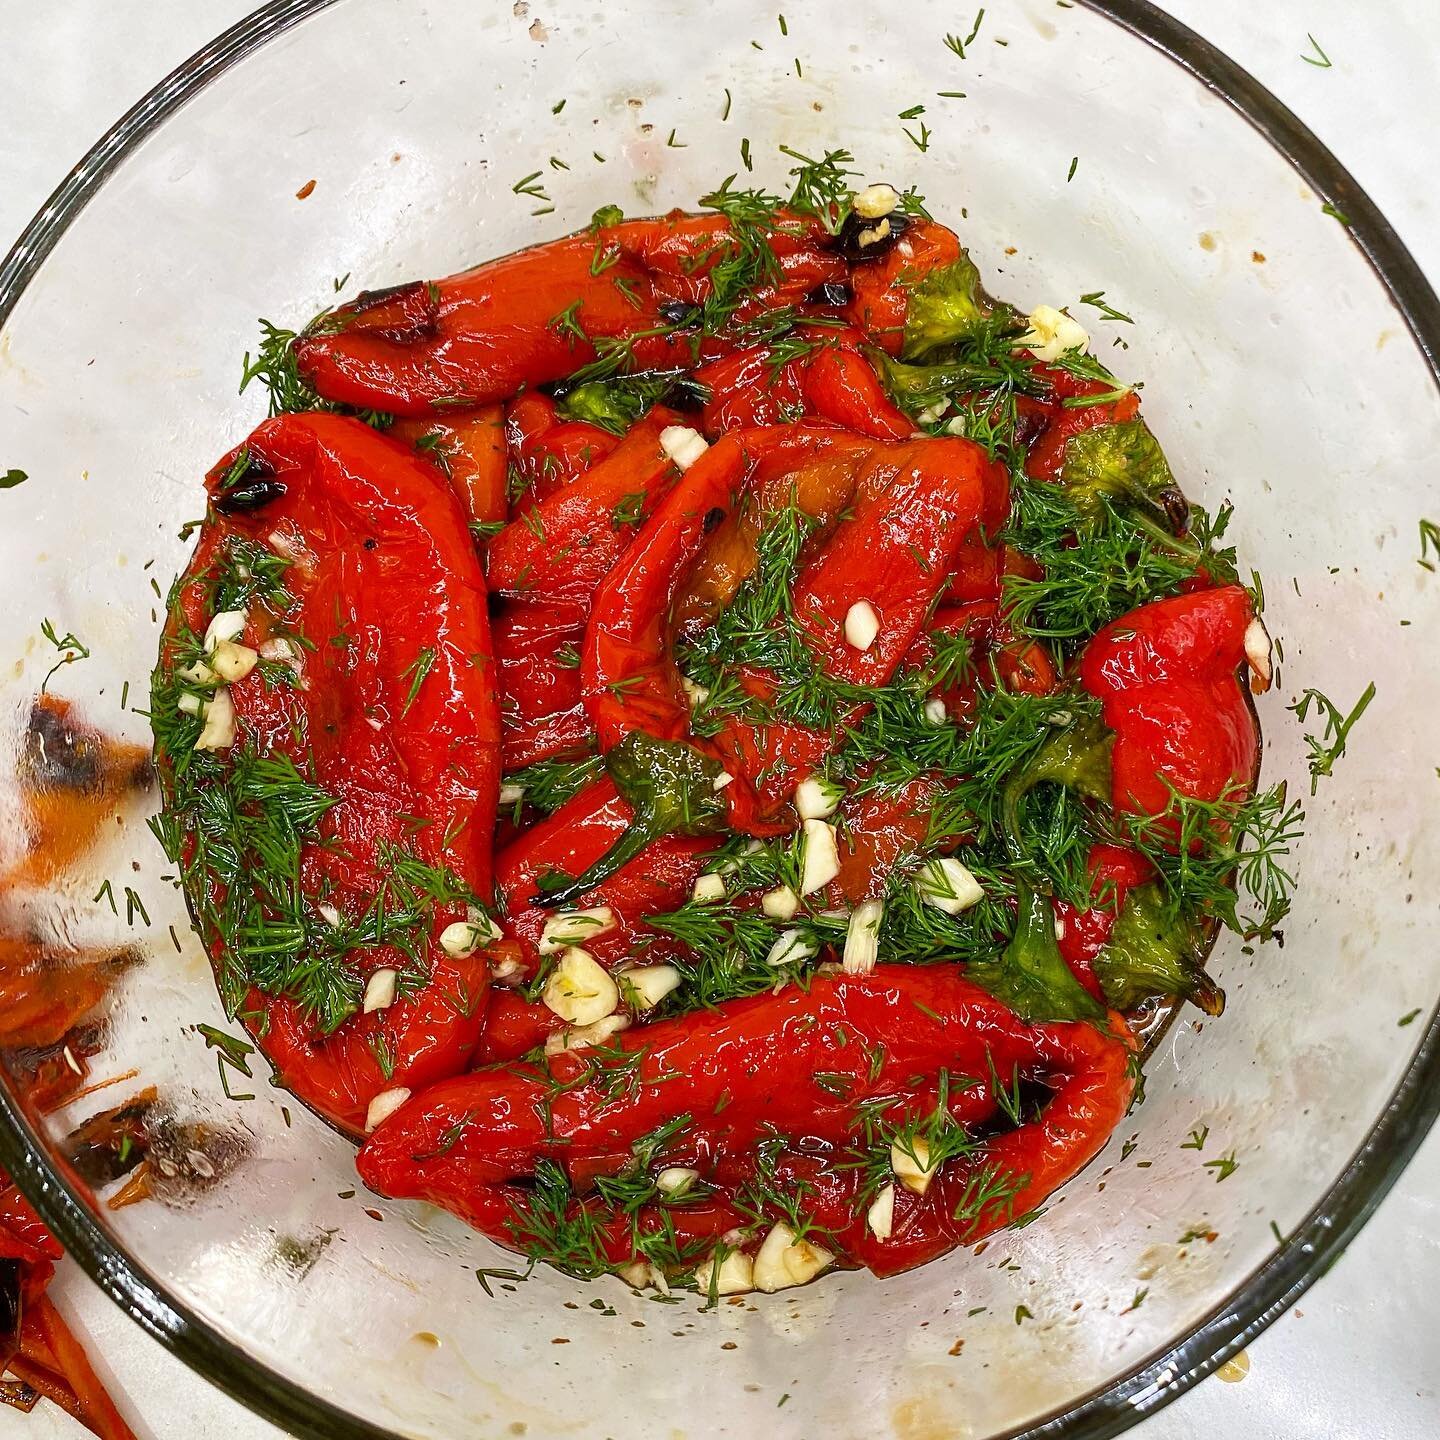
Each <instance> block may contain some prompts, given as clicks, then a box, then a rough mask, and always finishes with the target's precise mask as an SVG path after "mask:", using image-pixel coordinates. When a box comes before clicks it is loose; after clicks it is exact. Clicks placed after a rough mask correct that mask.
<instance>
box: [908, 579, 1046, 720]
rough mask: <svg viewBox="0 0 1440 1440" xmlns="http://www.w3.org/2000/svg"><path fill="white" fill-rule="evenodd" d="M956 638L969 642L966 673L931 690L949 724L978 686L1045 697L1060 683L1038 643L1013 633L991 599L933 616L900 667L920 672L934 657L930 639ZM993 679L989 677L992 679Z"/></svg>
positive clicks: (962, 716)
mask: <svg viewBox="0 0 1440 1440" xmlns="http://www.w3.org/2000/svg"><path fill="white" fill-rule="evenodd" d="M954 634H961V635H964V636H966V637H967V638H968V639H969V641H970V665H969V666H968V668H967V669H966V672H965V673H964V674H963V675H961V676H959V677H958V678H957V679H955V680H953V681H952V682H951V683H950V684H949V685H946V686H945V687H943V688H942V689H940V690H939V691H937V692H936V696H937V698H938V699H941V700H943V701H944V702H945V709H946V711H947V712H948V713H949V715H950V717H951V719H953V720H966V719H968V718H969V717H970V715H971V714H972V713H973V711H974V709H975V704H976V699H977V697H978V694H979V690H980V688H981V687H982V686H983V687H985V688H987V689H988V688H993V685H994V679H998V680H999V683H1000V685H1001V687H1002V688H1004V689H1006V690H1009V691H1012V692H1014V693H1016V694H1020V695H1049V694H1050V693H1052V692H1053V691H1054V690H1055V689H1056V687H1057V686H1058V685H1059V683H1060V675H1059V672H1058V671H1057V670H1056V668H1055V662H1054V660H1053V659H1052V658H1051V656H1050V652H1049V651H1048V650H1047V649H1046V648H1045V646H1044V645H1043V644H1042V643H1041V642H1040V641H1038V640H1031V639H1030V638H1029V637H1028V636H1024V635H1016V634H1015V632H1014V631H1013V630H1012V629H1011V628H1010V624H1009V622H1008V621H1007V620H1006V618H1005V616H1004V615H1003V614H1002V612H1001V610H1000V606H999V603H998V602H997V601H995V600H971V601H969V602H968V603H966V604H964V605H947V606H944V607H942V608H941V609H939V610H937V611H936V612H935V615H934V618H933V619H932V620H931V621H930V622H929V623H928V624H927V625H926V626H925V629H924V631H923V632H922V633H921V634H919V635H917V636H916V637H915V643H914V644H913V645H911V647H910V650H909V652H908V653H907V654H906V656H905V664H906V665H907V666H908V667H910V668H913V669H917V670H923V669H924V668H925V666H927V665H929V664H930V663H931V661H932V660H933V659H934V658H935V646H934V643H933V641H932V639H931V637H932V636H935V635H954ZM992 677H994V678H992Z"/></svg>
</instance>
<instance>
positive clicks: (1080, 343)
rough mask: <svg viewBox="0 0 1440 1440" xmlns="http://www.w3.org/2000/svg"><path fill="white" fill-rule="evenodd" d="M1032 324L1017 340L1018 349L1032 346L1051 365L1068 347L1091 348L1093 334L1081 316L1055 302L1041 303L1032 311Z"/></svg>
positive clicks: (1027, 348)
mask: <svg viewBox="0 0 1440 1440" xmlns="http://www.w3.org/2000/svg"><path fill="white" fill-rule="evenodd" d="M1028 318H1029V321H1030V328H1029V329H1028V330H1027V331H1026V332H1025V333H1024V334H1023V335H1022V336H1020V338H1019V339H1018V340H1017V341H1016V342H1015V347H1016V349H1018V350H1028V351H1030V353H1031V354H1032V355H1034V357H1035V358H1036V359H1037V360H1043V361H1044V362H1045V363H1046V364H1047V365H1048V364H1049V363H1050V362H1051V361H1054V360H1058V359H1059V358H1060V357H1061V356H1062V355H1064V354H1065V352H1066V351H1067V350H1080V351H1082V352H1083V351H1085V350H1088V349H1089V348H1090V336H1089V334H1088V333H1087V331H1086V329H1085V327H1084V326H1083V325H1082V324H1080V322H1079V321H1078V320H1073V319H1071V317H1070V316H1069V315H1067V314H1066V313H1065V312H1064V311H1063V310H1057V309H1056V308H1055V307H1054V306H1053V305H1037V306H1036V307H1035V308H1034V309H1033V310H1032V311H1031V312H1030V315H1029V317H1028Z"/></svg>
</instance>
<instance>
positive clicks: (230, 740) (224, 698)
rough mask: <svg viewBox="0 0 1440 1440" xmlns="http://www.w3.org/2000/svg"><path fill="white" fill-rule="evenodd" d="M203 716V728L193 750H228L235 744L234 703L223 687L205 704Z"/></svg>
mask: <svg viewBox="0 0 1440 1440" xmlns="http://www.w3.org/2000/svg"><path fill="white" fill-rule="evenodd" d="M181 698H182V699H183V698H184V697H183V696H182V697H181ZM203 714H204V716H205V728H204V729H203V730H201V732H200V738H199V739H198V740H196V742H195V748H196V749H197V750H228V749H229V748H230V747H231V746H232V745H233V744H234V743H235V702H234V701H233V700H232V699H231V698H230V692H229V691H228V690H227V689H225V687H224V686H223V685H222V686H221V687H220V689H218V690H217V691H216V692H215V693H214V694H213V695H212V696H211V697H210V698H209V699H208V700H207V701H206V702H205V707H204V711H203Z"/></svg>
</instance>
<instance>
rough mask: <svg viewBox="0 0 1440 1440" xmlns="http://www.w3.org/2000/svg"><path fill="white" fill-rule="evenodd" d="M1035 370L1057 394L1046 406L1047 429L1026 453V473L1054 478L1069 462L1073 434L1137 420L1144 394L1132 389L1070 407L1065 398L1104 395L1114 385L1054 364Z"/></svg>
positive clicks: (1038, 367)
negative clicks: (1107, 399) (1109, 399)
mask: <svg viewBox="0 0 1440 1440" xmlns="http://www.w3.org/2000/svg"><path fill="white" fill-rule="evenodd" d="M1034 373H1035V375H1036V377H1037V378H1039V379H1041V380H1044V381H1045V382H1046V383H1047V384H1048V385H1049V386H1050V389H1051V392H1052V394H1053V396H1054V399H1053V400H1052V401H1051V402H1050V403H1049V404H1047V405H1045V406H1044V412H1045V425H1044V428H1043V429H1042V430H1041V431H1040V432H1039V435H1038V436H1037V437H1036V438H1035V439H1033V440H1032V441H1031V442H1030V445H1029V449H1028V450H1027V452H1026V456H1025V473H1026V474H1027V475H1029V476H1031V477H1033V478H1034V479H1036V480H1054V479H1055V478H1056V477H1057V476H1058V475H1059V474H1060V469H1061V466H1063V465H1064V463H1065V447H1066V445H1067V444H1069V442H1070V437H1071V436H1072V435H1078V434H1079V433H1080V432H1081V431H1082V430H1090V429H1093V428H1094V427H1095V426H1096V425H1114V424H1116V423H1118V422H1120V421H1123V420H1133V419H1134V418H1135V416H1136V414H1137V413H1138V411H1139V409H1140V397H1139V395H1137V394H1136V393H1135V391H1133V390H1131V391H1130V392H1129V393H1128V394H1126V395H1123V396H1122V397H1121V398H1120V399H1119V400H1115V401H1112V402H1110V403H1107V404H1103V405H1079V406H1074V407H1072V408H1070V409H1068V410H1067V409H1066V408H1065V406H1064V404H1063V403H1062V402H1064V401H1065V400H1067V399H1079V398H1082V397H1084V396H1086V395H1103V394H1105V393H1106V392H1107V391H1108V390H1112V389H1114V386H1112V385H1106V384H1105V383H1104V382H1103V381H1100V380H1083V379H1081V378H1080V377H1079V376H1076V375H1072V374H1070V372H1069V371H1068V370H1057V369H1055V368H1054V367H1053V366H1050V365H1037V366H1036V367H1035V372H1034ZM1032 413H1033V412H1032ZM1032 423H1033V422H1032Z"/></svg>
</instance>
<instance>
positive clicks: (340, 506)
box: [181, 414, 500, 1129]
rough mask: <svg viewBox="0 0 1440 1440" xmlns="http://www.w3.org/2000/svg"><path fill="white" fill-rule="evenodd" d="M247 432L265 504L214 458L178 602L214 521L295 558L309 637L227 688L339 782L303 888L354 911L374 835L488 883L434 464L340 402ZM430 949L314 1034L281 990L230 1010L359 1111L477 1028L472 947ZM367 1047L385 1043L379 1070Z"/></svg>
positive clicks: (203, 602)
mask: <svg viewBox="0 0 1440 1440" xmlns="http://www.w3.org/2000/svg"><path fill="white" fill-rule="evenodd" d="M244 449H245V452H246V454H247V455H248V457H249V460H250V463H251V467H252V468H251V470H250V471H249V472H247V476H246V477H245V478H244V479H242V482H241V483H242V484H245V483H253V484H254V485H257V486H263V487H266V489H265V490H264V491H262V492H261V500H262V503H261V505H260V506H259V507H258V508H247V509H242V510H238V511H237V510H234V509H233V508H230V507H231V506H232V504H233V502H232V501H231V500H229V499H227V498H226V497H227V495H229V496H233V495H234V494H235V493H236V492H235V490H234V489H231V490H229V491H225V492H223V493H222V483H223V479H224V477H225V475H226V474H227V472H228V470H229V468H230V467H231V465H232V463H233V461H234V456H233V455H232V456H227V457H226V458H225V459H224V460H222V461H221V462H220V464H219V465H218V466H217V467H216V468H215V470H213V471H212V472H211V474H210V476H209V477H208V483H209V485H210V489H211V494H212V496H213V497H214V498H215V502H216V504H217V505H218V506H219V507H221V508H213V509H212V515H211V518H210V519H209V520H207V522H206V526H205V530H204V532H203V533H202V537H201V541H200V544H199V547H198V548H197V550H196V554H195V557H194V560H193V561H192V563H191V568H190V570H189V572H187V579H186V581H185V582H184V585H183V588H182V591H181V601H182V606H183V609H184V614H185V618H186V620H187V622H188V623H189V624H190V626H191V627H192V629H195V630H196V631H197V632H203V630H204V628H205V626H206V624H207V623H208V621H209V619H210V616H209V614H208V613H206V612H207V609H208V604H209V602H208V598H207V595H208V590H207V582H206V579H205V576H206V572H207V570H208V569H209V566H210V563H211V561H212V560H213V559H214V558H215V556H216V554H217V552H218V551H219V550H220V549H221V547H222V546H223V545H225V544H226V543H227V542H228V538H229V537H230V536H241V537H245V538H248V539H250V540H252V541H257V542H259V543H261V544H264V545H267V546H272V547H275V548H282V547H283V550H284V552H285V553H287V554H289V555H291V556H293V557H295V558H294V560H293V563H292V564H291V565H290V566H289V568H288V569H287V571H286V572H285V577H284V583H285V585H286V586H287V588H288V589H289V590H290V592H291V594H292V595H293V596H294V597H295V600H296V603H297V606H298V610H297V612H296V613H295V614H294V615H293V616H292V617H291V618H289V619H287V620H286V621H285V622H284V628H285V629H286V630H288V631H290V632H298V633H300V634H302V635H304V636H305V637H306V638H307V639H309V640H310V641H311V642H312V643H313V645H314V649H313V650H310V651H308V652H307V653H306V654H305V658H304V666H305V668H304V681H305V683H304V685H303V686H296V687H286V686H276V687H275V688H274V689H272V688H270V686H269V685H267V684H266V682H265V680H264V678H263V676H262V673H261V671H260V670H258V669H257V670H255V671H252V672H251V674H249V675H248V676H246V677H245V678H244V679H243V680H240V681H238V682H236V683H235V684H233V685H232V686H231V687H230V695H231V699H232V701H233V703H234V706H235V710H236V713H237V717H238V729H239V734H240V736H241V740H242V742H243V741H256V742H258V743H259V744H260V745H261V747H262V748H268V749H269V750H270V751H271V752H272V753H278V754H288V755H290V756H291V757H292V758H293V759H294V760H295V763H296V765H297V766H298V768H300V769H301V771H302V772H303V773H305V774H307V775H309V776H310V777H311V778H312V779H313V781H314V783H315V784H317V785H319V786H320V787H321V788H322V789H324V790H325V791H327V792H328V793H329V794H331V795H333V796H336V797H338V803H337V804H336V805H334V806H333V807H332V808H331V809H330V810H329V811H328V812H327V813H326V815H325V816H324V818H323V819H322V821H321V822H320V827H319V839H318V840H317V841H316V842H314V843H311V844H309V845H307V846H306V847H305V848H304V849H303V850H302V856H301V873H302V883H303V885H304V887H305V889H306V890H307V892H309V893H313V894H316V895H317V896H319V895H321V894H322V892H325V894H324V898H326V899H327V900H328V901H329V903H331V904H334V905H335V906H336V907H337V908H339V909H340V910H341V911H342V912H343V913H346V914H351V915H355V916H358V915H359V914H362V913H363V912H364V911H365V909H366V908H368V906H369V904H370V902H371V900H372V898H373V897H374V895H375V894H376V892H377V889H378V887H379V884H380V880H381V875H382V872H383V871H384V870H385V869H386V868H387V866H386V864H385V862H384V861H383V860H382V858H381V855H382V849H383V847H384V846H386V845H389V846H392V847H395V848H397V849H400V850H403V851H408V852H411V853H413V854H415V855H416V856H417V857H418V858H419V859H420V860H422V861H424V862H425V863H427V864H431V865H440V864H443V865H446V866H448V867H449V868H450V869H451V870H452V871H454V872H455V873H456V874H457V875H458V876H459V877H460V878H461V879H462V880H463V881H465V883H466V884H468V885H469V886H470V887H471V888H472V889H473V890H474V891H475V892H476V893H477V894H479V895H481V896H485V895H488V894H489V892H490V883H491V874H490V871H491V835H492V830H493V826H494V819H495V804H496V794H497V790H498V785H499V773H500V763H499V762H500V723H499V715H498V711H497V707H496V703H495V695H494V686H493V675H492V673H491V664H492V662H491V645H490V624H489V618H488V615H487V612H486V596H485V586H484V581H483V579H482V577H481V574H480V567H479V561H478V558H477V557H476V554H475V550H474V547H473V545H472V544H471V539H470V535H469V531H468V529H467V527H466V521H465V515H464V512H463V511H462V509H461V507H460V502H459V501H458V500H457V499H456V497H455V495H454V492H453V491H451V490H450V489H449V488H448V487H447V486H446V485H445V484H444V483H443V481H442V479H441V478H440V477H439V476H438V475H437V474H436V472H435V469H434V467H433V466H430V465H427V464H425V463H424V462H422V461H420V460H418V459H416V458H415V456H414V455H412V454H411V453H409V452H407V451H406V450H405V449H404V447H402V446H401V445H399V444H397V443H396V442H395V441H393V440H390V439H388V438H386V437H385V436H383V435H379V434H377V433H376V432H375V431H374V430H371V429H370V428H369V427H368V426H365V425H362V424H360V423H359V422H358V421H356V420H350V419H346V418H344V417H341V416H335V415H325V414H301V415H282V416H277V417H276V418H275V419H273V420H268V421H266V422H265V423H264V424H263V425H261V426H260V427H259V428H258V429H257V430H256V431H255V432H254V434H253V435H251V437H250V439H249V440H248V441H247V442H246V445H245V447H244ZM237 453H238V452H237ZM226 508H230V513H225V510H226ZM437 596H439V597H443V600H439V601H437V598H436V597H437ZM271 623H272V622H271V621H270V618H269V616H268V612H264V611H261V610H260V609H259V607H252V609H251V612H250V618H249V622H248V624H247V627H246V632H245V634H244V636H242V639H243V640H244V641H245V642H246V643H247V644H250V645H252V646H253V645H257V644H259V643H260V642H261V641H263V639H264V638H265V635H264V633H262V625H269V624H271ZM372 721H373V722H375V723H374V724H372V723H371V722H372ZM406 817H410V818H409V819H407V818H406ZM416 820H418V821H421V822H423V823H422V824H421V825H420V826H419V828H416V825H415V821H416ZM462 918H463V908H462V907H459V906H453V905H452V906H441V907H437V909H436V912H435V917H434V926H433V933H434V934H436V935H438V934H439V932H440V930H441V929H443V928H444V926H445V925H447V924H449V923H451V922H452V921H455V920H459V919H462ZM205 938H206V941H207V944H210V945H211V946H212V947H213V946H215V945H216V944H217V943H218V942H217V937H214V936H207V937H205ZM357 958H358V957H357ZM429 963H430V965H431V967H432V979H431V982H430V983H429V984H428V985H427V986H426V987H425V988H424V989H422V990H420V991H419V992H418V993H416V994H414V995H411V996H407V997H403V998H401V999H400V1000H398V1001H397V1002H396V1003H395V1004H394V1005H392V1006H390V1007H389V1009H387V1010H383V1011H377V1012H375V1013H373V1014H370V1015H365V1016H360V1015H356V1016H353V1017H352V1018H351V1019H349V1020H348V1021H346V1022H345V1024H344V1025H343V1026H342V1027H341V1028H340V1029H339V1030H337V1031H336V1032H335V1033H334V1034H332V1035H330V1036H328V1037H325V1036H321V1035H318V1034H316V1032H315V1027H314V1025H313V1023H311V1021H310V1020H309V1019H308V1018H306V1017H305V1016H303V1015H302V1014H301V1013H300V1012H299V1011H298V1009H297V1008H296V1007H295V1006H294V1005H293V1004H292V1002H291V1001H290V1000H289V999H288V998H285V997H283V996H282V997H271V996H266V995H262V994H260V993H259V992H258V991H257V992H252V993H251V995H250V996H249V998H248V1000H247V1003H246V1006H245V1020H246V1024H247V1025H248V1026H249V1027H250V1029H251V1031H252V1034H254V1035H255V1037H256V1040H257V1043H258V1044H259V1045H260V1046H261V1048H262V1049H263V1050H264V1051H265V1053H266V1054H267V1055H268V1056H269V1057H270V1059H271V1061H272V1062H273V1063H274V1064H275V1065H276V1066H277V1067H278V1068H279V1070H280V1072H281V1075H282V1077H283V1079H284V1081H285V1083H286V1084H287V1085H288V1086H289V1087H290V1088H291V1089H292V1090H293V1091H294V1092H295V1093H296V1095H297V1096H298V1097H299V1098H300V1099H302V1100H304V1101H305V1102H306V1103H307V1104H310V1105H312V1106H313V1107H314V1108H316V1109H317V1110H319V1111H320V1112H321V1113H322V1114H324V1115H325V1116H326V1117H327V1118H329V1119H331V1120H332V1121H334V1122H335V1123H337V1124H340V1125H343V1126H346V1127H349V1128H351V1129H358V1128H360V1127H361V1125H362V1124H363V1121H364V1117H365V1112H366V1108H367V1106H368V1104H369V1101H370V1100H371V1098H373V1096H374V1095H375V1094H377V1093H378V1092H379V1091H381V1090H383V1089H386V1088H387V1087H388V1086H390V1085H392V1084H394V1085H402V1086H403V1085H420V1084H425V1083H427V1082H429V1081H430V1080H434V1079H437V1078H439V1077H440V1076H442V1075H445V1074H448V1073H453V1072H454V1071H456V1070H458V1069H459V1068H460V1067H461V1066H462V1065H463V1064H464V1062H465V1060H466V1058H467V1057H468V1055H469V1053H470V1051H471V1050H472V1049H473V1048H474V1046H475V1044H476V1041H477V1040H478V1038H479V1033H480V1028H481V1025H482V1023H483V1020H484V999H485V990H486V985H487V978H488V977H487V970H486V966H485V964H484V961H483V957H476V958H471V959H464V960H454V959H451V958H450V957H449V956H447V955H445V954H444V953H443V952H442V951H440V950H439V948H438V946H436V947H432V948H431V952H430V956H429ZM363 964H364V967H365V972H366V973H368V971H370V970H372V969H376V968H381V967H386V966H389V967H402V968H403V964H404V956H402V955H401V954H400V953H399V952H398V951H396V950H394V948H393V947H375V948H373V949H370V950H367V951H366V952H364V961H363ZM362 978H363V975H362ZM267 1016H268V1019H267V1018H266V1017H267ZM376 1045H383V1046H384V1047H385V1049H386V1050H387V1052H388V1055H389V1057H390V1058H392V1059H393V1061H394V1066H393V1070H389V1073H387V1070H388V1069H389V1067H386V1068H385V1069H382V1067H381V1065H380V1063H379V1061H378V1060H377V1058H376V1054H375V1053H374V1050H373V1049H372V1046H376Z"/></svg>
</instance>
